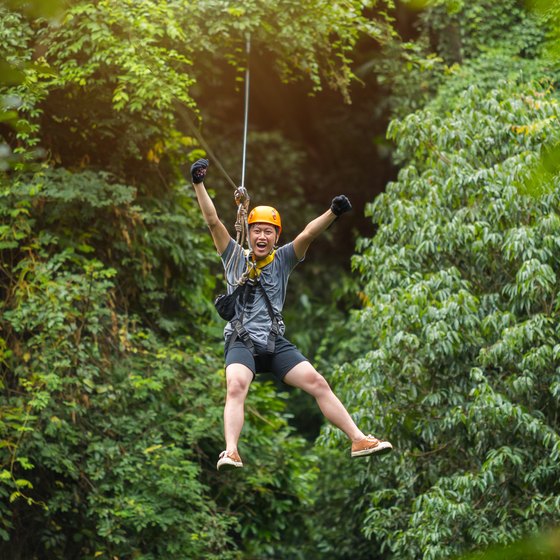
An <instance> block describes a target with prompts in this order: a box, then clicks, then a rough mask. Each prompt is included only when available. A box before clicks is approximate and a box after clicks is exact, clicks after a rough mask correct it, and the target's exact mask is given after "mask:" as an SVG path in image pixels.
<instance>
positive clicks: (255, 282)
mask: <svg viewBox="0 0 560 560" xmlns="http://www.w3.org/2000/svg"><path fill="white" fill-rule="evenodd" d="M273 259H274V252H272V254H270V255H269V256H268V257H266V259H263V260H262V261H259V262H258V263H257V264H256V266H253V268H251V269H250V271H249V279H248V280H247V281H246V282H245V284H244V286H243V295H242V296H241V302H242V309H241V313H240V314H239V317H235V318H234V319H232V320H231V326H232V327H233V333H232V335H231V338H230V341H229V344H228V348H230V347H231V345H232V344H233V343H234V342H235V341H236V340H237V339H239V340H241V341H242V342H243V344H245V346H247V348H249V350H251V352H252V353H253V354H256V352H255V345H254V344H253V341H252V340H251V337H250V336H249V333H248V332H247V330H246V329H245V327H244V326H243V318H244V315H245V309H246V308H247V306H248V305H251V304H252V303H253V302H254V300H255V296H256V291H257V290H258V289H259V288H260V289H261V290H262V293H263V296H264V301H265V303H266V309H267V311H268V315H269V317H270V320H271V322H272V326H271V328H270V333H269V334H268V340H267V343H266V352H267V354H273V353H274V349H275V347H276V339H277V338H278V335H279V334H280V328H281V326H282V325H283V324H284V321H283V319H282V315H280V314H279V313H275V311H274V308H273V307H272V303H270V299H269V297H268V294H267V293H266V290H265V289H264V286H263V285H262V284H261V283H260V281H259V276H260V274H261V269H262V268H263V267H265V266H266V265H267V264H269V263H270V262H271V261H272V260H273Z"/></svg>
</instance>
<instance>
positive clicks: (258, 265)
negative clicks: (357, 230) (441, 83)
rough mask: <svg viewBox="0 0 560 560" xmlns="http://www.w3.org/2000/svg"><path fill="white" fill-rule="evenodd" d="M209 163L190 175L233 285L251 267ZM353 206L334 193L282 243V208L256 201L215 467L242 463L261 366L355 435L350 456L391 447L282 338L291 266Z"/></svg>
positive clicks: (228, 347) (231, 331) (232, 324)
mask: <svg viewBox="0 0 560 560" xmlns="http://www.w3.org/2000/svg"><path fill="white" fill-rule="evenodd" d="M207 169H208V161H207V160H205V159H200V160H198V161H197V162H195V163H194V164H193V165H192V167H191V176H192V182H193V186H194V189H195V192H196V197H197V200H198V203H199V205H200V209H201V210H202V214H203V216H204V219H205V221H206V223H207V225H208V227H209V229H210V233H211V235H212V239H213V240H214V245H215V246H216V249H217V250H218V253H219V254H220V256H221V258H222V262H223V264H224V269H225V274H226V278H227V281H228V291H229V292H230V293H231V292H232V291H233V289H234V288H235V282H236V281H237V280H238V279H239V278H240V277H241V275H242V274H243V273H244V272H245V271H246V268H247V260H246V258H245V253H244V251H243V248H242V247H241V246H240V245H238V244H237V243H236V241H235V240H234V239H233V238H232V237H231V236H230V234H229V233H228V231H227V229H226V227H225V226H224V224H223V223H222V222H221V221H220V219H219V218H218V214H217V212H216V208H215V206H214V203H213V202H212V200H211V198H210V196H209V195H208V193H207V191H206V188H205V186H204V182H203V181H204V177H205V176H206V172H207ZM351 208H352V206H351V204H350V201H349V200H348V198H347V197H346V196H344V195H340V196H337V197H335V198H334V199H333V201H332V203H331V206H330V208H329V209H328V210H327V211H326V212H324V213H323V214H321V215H320V216H318V217H317V218H315V219H314V220H312V221H311V222H309V224H307V226H306V227H305V228H304V230H303V231H302V232H301V233H300V234H299V235H298V236H297V237H296V238H295V239H294V241H293V242H291V243H287V244H286V245H282V246H281V247H280V248H278V249H276V246H277V244H278V239H279V237H280V234H281V233H282V221H281V218H280V214H279V213H278V211H277V210H276V209H275V208H273V207H271V206H257V207H256V208H254V209H253V210H252V211H251V212H250V213H249V216H248V223H249V240H250V244H251V247H252V250H253V252H252V254H251V255H250V256H249V258H250V259H252V260H253V263H252V264H253V266H252V267H251V269H250V271H251V272H250V279H249V286H248V287H247V289H245V291H244V292H243V295H242V297H241V298H239V299H238V301H237V302H236V304H235V314H234V317H233V319H232V320H231V321H229V322H228V324H227V325H226V327H225V329H224V337H225V362H226V366H225V367H226V385H227V394H226V404H225V408H224V435H225V440H226V449H225V450H224V451H223V452H222V453H221V454H220V457H219V459H218V464H217V467H218V469H220V468H222V467H242V466H243V462H242V461H241V457H240V456H239V452H238V449H237V445H238V441H239V436H240V435H241V430H242V428H243V423H244V418H245V410H244V407H245V399H246V397H247V393H248V391H249V387H250V385H251V382H252V381H253V379H254V378H255V374H257V373H264V372H270V373H272V374H273V375H274V376H275V377H276V378H277V379H278V380H280V381H282V382H284V383H286V384H288V385H291V386H293V387H299V388H300V389H303V390H304V391H306V392H307V393H309V394H310V395H312V396H313V397H314V398H315V400H316V401H317V404H318V405H319V408H320V409H321V412H322V413H323V414H324V415H325V417H326V418H327V419H328V420H329V421H330V422H332V423H333V424H334V425H335V426H337V427H338V428H340V429H341V430H342V431H343V432H344V433H345V434H346V435H347V436H348V438H349V439H350V440H351V442H352V444H351V451H350V453H351V456H352V457H362V456H367V455H371V454H373V453H386V452H388V451H390V450H391V449H392V445H391V444H390V443H389V442H388V441H384V440H380V439H377V438H375V437H373V436H372V435H365V434H364V433H363V432H362V431H361V430H360V429H359V428H358V426H357V425H356V424H355V422H354V420H352V418H351V416H350V414H348V412H347V410H346V409H345V408H344V406H343V404H342V403H341V402H340V400H339V399H338V397H337V396H336V395H335V394H334V393H333V391H332V390H331V388H330V386H329V384H328V383H327V381H326V380H325V378H324V377H323V376H322V375H321V374H320V373H319V372H318V371H317V370H316V369H315V368H314V367H313V366H312V365H311V363H310V362H309V360H308V359H307V358H306V357H305V356H303V354H301V352H300V351H299V350H298V349H297V348H296V347H295V346H294V345H293V344H292V343H291V342H289V341H288V340H287V339H286V338H284V331H285V327H284V322H283V321H282V316H281V312H282V308H283V306H284V300H285V298H286V288H287V285H288V278H289V276H290V273H291V272H292V270H293V269H294V268H295V266H296V265H297V264H298V263H300V262H301V261H302V260H303V259H304V257H305V254H306V252H307V249H308V248H309V246H310V244H311V243H312V241H313V240H314V239H316V238H317V237H318V236H319V235H320V234H321V233H323V232H324V231H325V230H326V229H327V228H328V227H329V226H330V225H331V224H332V223H333V222H334V221H335V220H336V219H337V218H338V217H339V216H341V215H342V214H344V213H345V212H348V211H349V210H351Z"/></svg>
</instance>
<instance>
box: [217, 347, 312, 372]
mask: <svg viewBox="0 0 560 560" xmlns="http://www.w3.org/2000/svg"><path fill="white" fill-rule="evenodd" d="M229 341H230V339H229V338H228V339H227V340H226V346H225V352H224V354H225V358H226V368H227V367H228V366H229V365H231V364H243V365H244V366H246V367H248V368H249V369H250V370H251V371H252V372H253V379H254V378H255V374H256V373H272V374H273V375H274V377H276V379H278V380H279V381H282V380H283V379H284V376H285V375H286V374H287V373H288V372H289V371H290V370H291V369H292V368H293V367H295V366H297V365H298V364H300V363H301V362H308V361H309V360H308V359H307V358H306V357H305V356H304V355H303V354H302V353H301V352H300V351H299V350H298V349H297V348H296V347H295V346H294V345H293V344H292V343H291V342H290V341H289V340H287V339H285V338H284V337H283V336H279V337H278V338H277V339H276V346H275V348H274V353H273V354H268V353H267V351H266V347H265V346H261V345H259V344H255V352H256V355H253V352H252V351H251V350H249V348H247V346H245V344H243V342H242V341H241V340H239V339H238V340H236V341H235V342H234V343H233V344H231V345H230V344H229Z"/></svg>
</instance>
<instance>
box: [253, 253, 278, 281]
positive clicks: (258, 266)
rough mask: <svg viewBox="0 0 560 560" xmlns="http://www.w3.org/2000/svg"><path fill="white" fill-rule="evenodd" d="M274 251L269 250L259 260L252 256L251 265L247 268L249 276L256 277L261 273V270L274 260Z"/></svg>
mask: <svg viewBox="0 0 560 560" xmlns="http://www.w3.org/2000/svg"><path fill="white" fill-rule="evenodd" d="M275 252H276V251H274V250H273V251H271V253H270V254H269V255H267V256H266V257H265V258H264V259H260V260H259V261H255V260H254V257H251V258H252V260H253V266H252V267H251V269H250V270H249V278H251V279H253V278H258V277H259V276H260V275H261V270H262V269H263V268H264V267H265V266H266V265H267V264H270V263H271V262H272V261H273V260H274V253H275Z"/></svg>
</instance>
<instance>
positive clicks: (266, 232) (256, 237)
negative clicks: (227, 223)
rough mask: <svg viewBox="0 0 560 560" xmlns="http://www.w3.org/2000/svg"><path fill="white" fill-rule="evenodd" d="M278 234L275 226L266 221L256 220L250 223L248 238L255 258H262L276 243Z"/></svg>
mask: <svg viewBox="0 0 560 560" xmlns="http://www.w3.org/2000/svg"><path fill="white" fill-rule="evenodd" d="M277 238H278V234H277V232H276V228H275V227H274V226H273V225H271V224H267V223H262V222H257V223H256V224H251V227H250V229H249V240H250V241H251V247H252V248H253V253H254V255H255V258H256V259H263V258H264V257H266V256H267V255H268V254H269V253H270V251H272V249H273V248H274V245H276V241H277Z"/></svg>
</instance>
